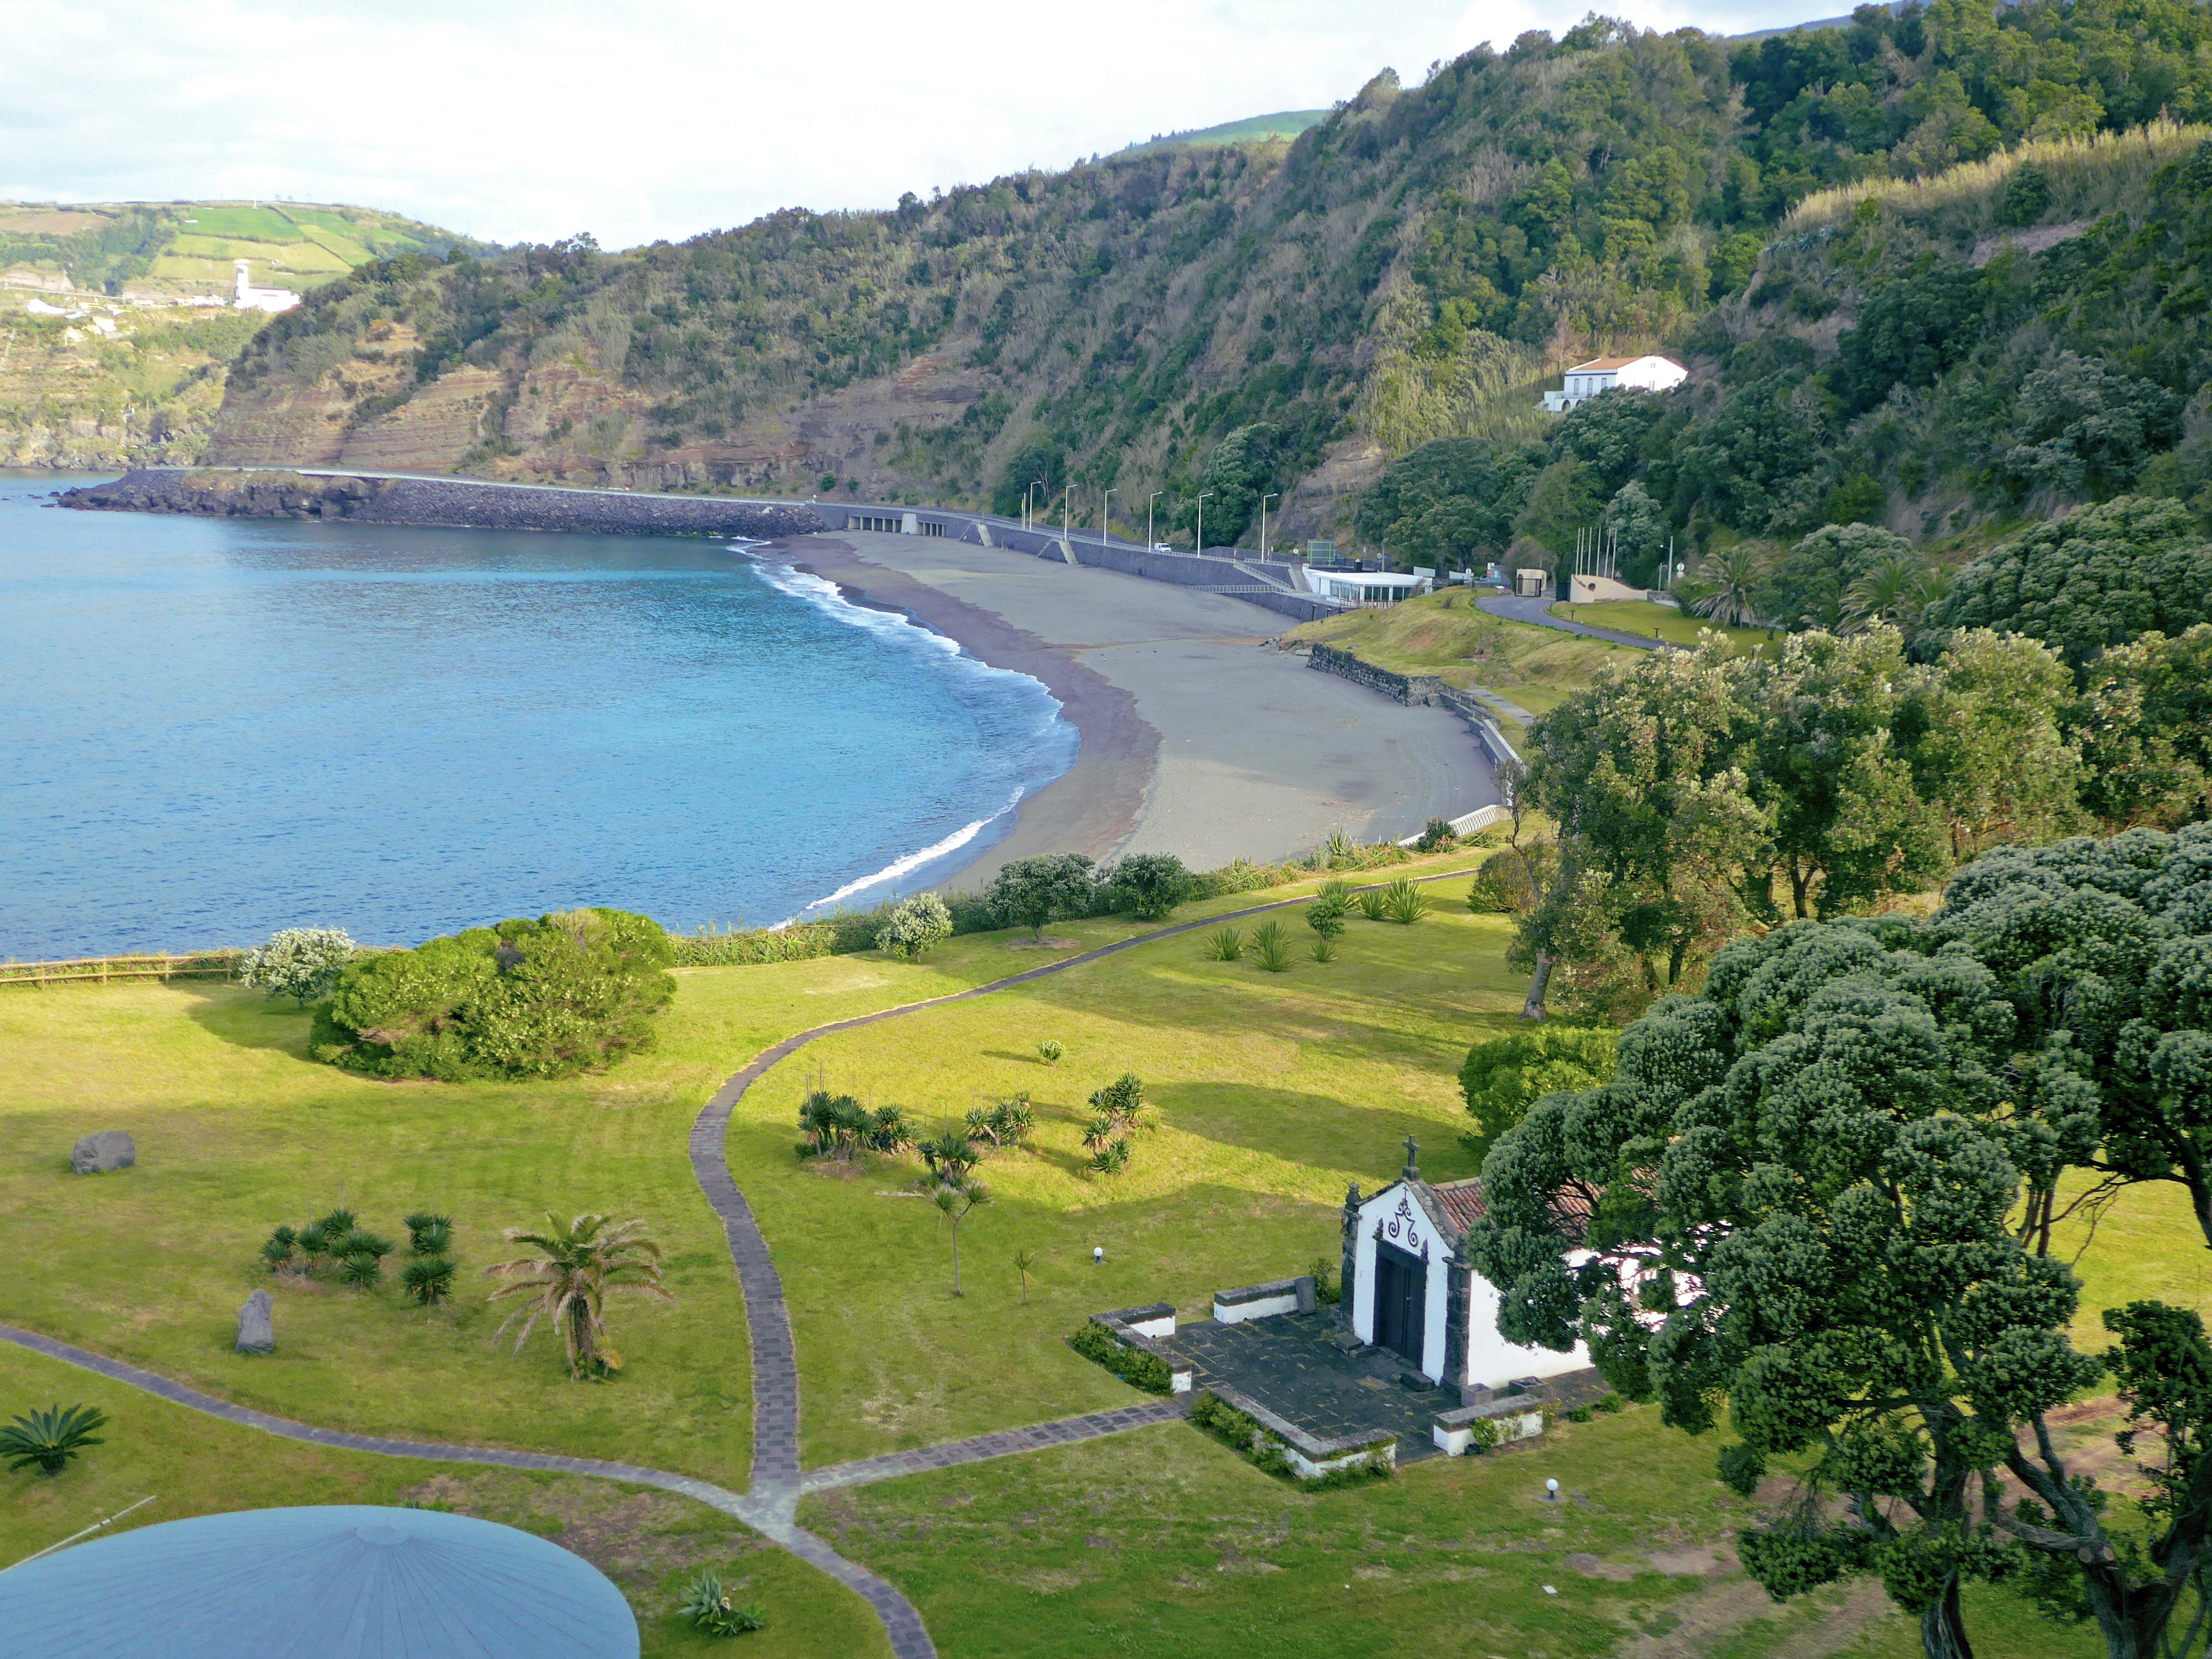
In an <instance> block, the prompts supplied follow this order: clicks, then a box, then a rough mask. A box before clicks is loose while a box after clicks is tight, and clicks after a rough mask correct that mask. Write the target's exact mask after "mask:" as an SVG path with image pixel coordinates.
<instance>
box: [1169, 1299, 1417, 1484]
mask: <svg viewBox="0 0 2212 1659" xmlns="http://www.w3.org/2000/svg"><path fill="white" fill-rule="evenodd" d="M1343 1332H1344V1327H1343V1326H1342V1325H1340V1324H1339V1323H1338V1322H1337V1321H1336V1319H1335V1318H1334V1316H1332V1315H1330V1314H1328V1313H1310V1314H1278V1315H1276V1316H1274V1317H1273V1318H1269V1319H1254V1320H1249V1321H1245V1322H1242V1323H1238V1324H1235V1325H1221V1324H1212V1323H1208V1324H1199V1325H1186V1326H1183V1327H1182V1328H1180V1329H1179V1330H1177V1331H1176V1334H1175V1335H1174V1336H1172V1337H1170V1338H1169V1339H1167V1341H1166V1342H1165V1344H1164V1346H1168V1347H1171V1348H1173V1349H1174V1350H1175V1352H1176V1353H1177V1354H1178V1355H1179V1356H1180V1357H1181V1358H1182V1359H1183V1360H1185V1361H1186V1362H1187V1363H1188V1364H1189V1366H1190V1368H1191V1372H1192V1379H1193V1383H1194V1386H1196V1387H1198V1388H1201V1389H1213V1390H1215V1391H1216V1392H1217V1393H1218V1392H1219V1391H1220V1390H1221V1389H1224V1388H1228V1389H1234V1390H1236V1392H1237V1393H1238V1394H1241V1395H1245V1396H1246V1397H1247V1398H1249V1399H1252V1400H1256V1401H1259V1402H1260V1403H1261V1405H1263V1406H1265V1407H1267V1409H1268V1410H1269V1411H1271V1412H1273V1413H1275V1414H1276V1415H1277V1416H1278V1417H1280V1418H1282V1419H1285V1421H1286V1422H1289V1423H1292V1424H1295V1425H1297V1427H1299V1428H1301V1429H1304V1431H1306V1432H1307V1433H1309V1434H1310V1435H1312V1436H1313V1437H1315V1438H1316V1439H1317V1440H1341V1439H1348V1438H1353V1437H1370V1438H1375V1439H1379V1438H1381V1437H1383V1435H1386V1434H1395V1435H1396V1436H1397V1437H1398V1461H1399V1462H1401V1463H1411V1462H1414V1461H1416V1460H1417V1459H1419V1458H1423V1457H1433V1456H1435V1455H1437V1443H1436V1437H1435V1435H1434V1434H1433V1433H1432V1432H1431V1426H1432V1425H1434V1424H1435V1422H1436V1420H1437V1413H1439V1412H1441V1411H1444V1410H1447V1409H1449V1408H1450V1407H1454V1406H1456V1405H1457V1404H1458V1403H1459V1394H1458V1391H1457V1390H1456V1389H1440V1388H1437V1387H1436V1386H1435V1385H1433V1384H1431V1383H1428V1382H1426V1381H1425V1380H1423V1379H1421V1378H1420V1377H1419V1376H1418V1375H1414V1381H1415V1382H1417V1383H1419V1387H1417V1388H1416V1387H1408V1386H1407V1384H1406V1383H1403V1382H1401V1380H1400V1379H1401V1377H1402V1376H1407V1375H1411V1374H1413V1373H1412V1372H1411V1368H1410V1367H1409V1366H1408V1365H1407V1363H1406V1361H1405V1360H1403V1359H1402V1358H1400V1357H1399V1356H1398V1355H1396V1354H1395V1353H1391V1352H1388V1351H1387V1350H1384V1349H1381V1348H1361V1349H1356V1350H1354V1351H1353V1352H1349V1353H1347V1352H1345V1351H1344V1350H1343V1349H1342V1348H1340V1347H1339V1346H1336V1343H1335V1341H1334V1339H1335V1338H1337V1337H1340V1336H1341V1335H1342V1334H1343Z"/></svg>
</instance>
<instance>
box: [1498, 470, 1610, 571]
mask: <svg viewBox="0 0 2212 1659" xmlns="http://www.w3.org/2000/svg"><path fill="white" fill-rule="evenodd" d="M1604 506H1605V498H1604V497H1603V496H1602V495H1599V494H1598V493H1597V489H1596V486H1595V483H1594V481H1593V478H1592V475H1591V472H1590V469H1589V467H1588V466H1586V465H1583V463H1582V462H1580V461H1578V460H1576V459H1572V458H1571V457H1570V458H1568V459H1565V460H1557V461H1553V463H1552V464H1551V465H1549V466H1547V467H1546V468H1545V469H1544V470H1543V471H1541V472H1539V473H1538V474H1537V475H1536V477H1535V479H1534V482H1533V483H1531V484H1530V485H1529V487H1528V501H1527V502H1526V503H1525V504H1524V505H1523V506H1522V508H1521V512H1520V515H1519V516H1518V517H1517V518H1516V519H1515V520H1514V521H1513V533H1514V535H1515V536H1516V537H1517V538H1526V539H1528V540H1529V541H1532V542H1534V543H1535V544H1536V545H1537V546H1539V547H1541V548H1542V549H1543V550H1545V551H1546V552H1547V553H1549V554H1550V555H1551V556H1552V559H1553V564H1554V565H1555V566H1556V565H1557V563H1558V562H1559V560H1561V559H1563V558H1565V556H1567V555H1568V554H1569V553H1570V552H1571V550H1573V548H1574V544H1575V537H1576V534H1577V532H1580V531H1583V530H1587V529H1589V527H1590V526H1592V525H1594V524H1595V523H1596V522H1597V517H1598V514H1599V513H1600V512H1601V510H1603V507H1604Z"/></svg>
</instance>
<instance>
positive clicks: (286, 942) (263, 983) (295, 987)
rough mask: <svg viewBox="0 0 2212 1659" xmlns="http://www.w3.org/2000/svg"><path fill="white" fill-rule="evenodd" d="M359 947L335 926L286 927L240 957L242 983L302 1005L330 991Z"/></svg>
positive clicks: (239, 972)
mask: <svg viewBox="0 0 2212 1659" xmlns="http://www.w3.org/2000/svg"><path fill="white" fill-rule="evenodd" d="M359 949H360V947H359V946H357V945H355V943H354V942H353V941H352V940H351V939H349V938H347V937H346V935H345V933H344V932H343V930H342V929H339V928H336V927H287V928H286V929H284V931H283V933H278V934H276V935H275V936H274V937H273V938H271V939H270V941H269V943H268V944H266V945H263V946H262V947H261V948H260V949H259V950H258V951H247V952H246V955H245V956H244V957H241V958H240V962H239V964H238V977H239V980H240V982H241V983H243V984H246V985H250V986H252V987H253V988H254V989H256V990H258V991H261V992H264V993H265V994H268V995H270V996H272V997H290V998H291V999H292V1000H294V1001H295V1002H296V1003H298V1004H299V1005H300V1006H301V1007H302V1008H304V1007H306V1006H307V1005H308V1004H309V1003H310V1002H314V1001H318V1000H320V999H322V998H324V997H326V996H328V995H329V994H331V987H332V986H334V985H336V984H337V982H338V975H340V974H341V973H343V971H344V969H345V966H346V964H347V963H349V962H351V961H352V960H353V959H354V957H355V956H356V953H357V952H358V951H359Z"/></svg>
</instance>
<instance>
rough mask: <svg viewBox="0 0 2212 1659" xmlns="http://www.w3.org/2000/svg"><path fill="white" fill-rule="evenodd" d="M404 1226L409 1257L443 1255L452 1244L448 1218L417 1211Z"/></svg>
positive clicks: (450, 1221) (450, 1222) (429, 1212)
mask: <svg viewBox="0 0 2212 1659" xmlns="http://www.w3.org/2000/svg"><path fill="white" fill-rule="evenodd" d="M404 1225H405V1226H406V1228H407V1249H408V1253H409V1254H410V1255H445V1254H446V1252H447V1249H448V1248H449V1247H450V1246H451V1245H452V1243H453V1220H452V1218H450V1217H447V1216H442V1215H438V1214H435V1213H434V1212H431V1211H428V1210H417V1211H416V1212H415V1213H414V1214H412V1215H410V1216H409V1217H408V1218H407V1219H406V1222H405V1223H404Z"/></svg>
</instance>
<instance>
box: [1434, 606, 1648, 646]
mask: <svg viewBox="0 0 2212 1659" xmlns="http://www.w3.org/2000/svg"><path fill="white" fill-rule="evenodd" d="M1474 603H1475V608H1476V609H1477V610H1480V611H1488V612H1489V613H1490V614H1491V615H1492V616H1493V617H1504V618H1505V619H1506V620H1507V621H1509V622H1524V623H1535V624H1536V626H1537V627H1539V628H1556V629H1559V631H1560V632H1561V633H1565V634H1580V635H1583V636H1584V637H1585V638H1587V639H1593V640H1610V641H1613V643H1614V644H1615V645H1632V646H1634V647H1636V648H1637V649H1638V650H1639V651H1679V650H1680V649H1681V648H1682V647H1680V646H1678V645H1674V644H1671V643H1670V642H1668V641H1666V640H1655V639H1653V638H1652V637H1651V636H1650V635H1649V634H1624V633H1622V632H1621V631H1620V629H1617V628H1592V627H1591V626H1590V625H1589V623H1578V622H1569V621H1568V620H1567V619H1566V618H1565V617H1555V616H1553V614H1552V606H1553V605H1555V604H1557V603H1558V601H1557V600H1554V599H1514V598H1512V597H1510V595H1506V594H1502V593H1490V594H1485V595H1483V596H1482V597H1480V598H1479V599H1476V600H1475V602H1474Z"/></svg>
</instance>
